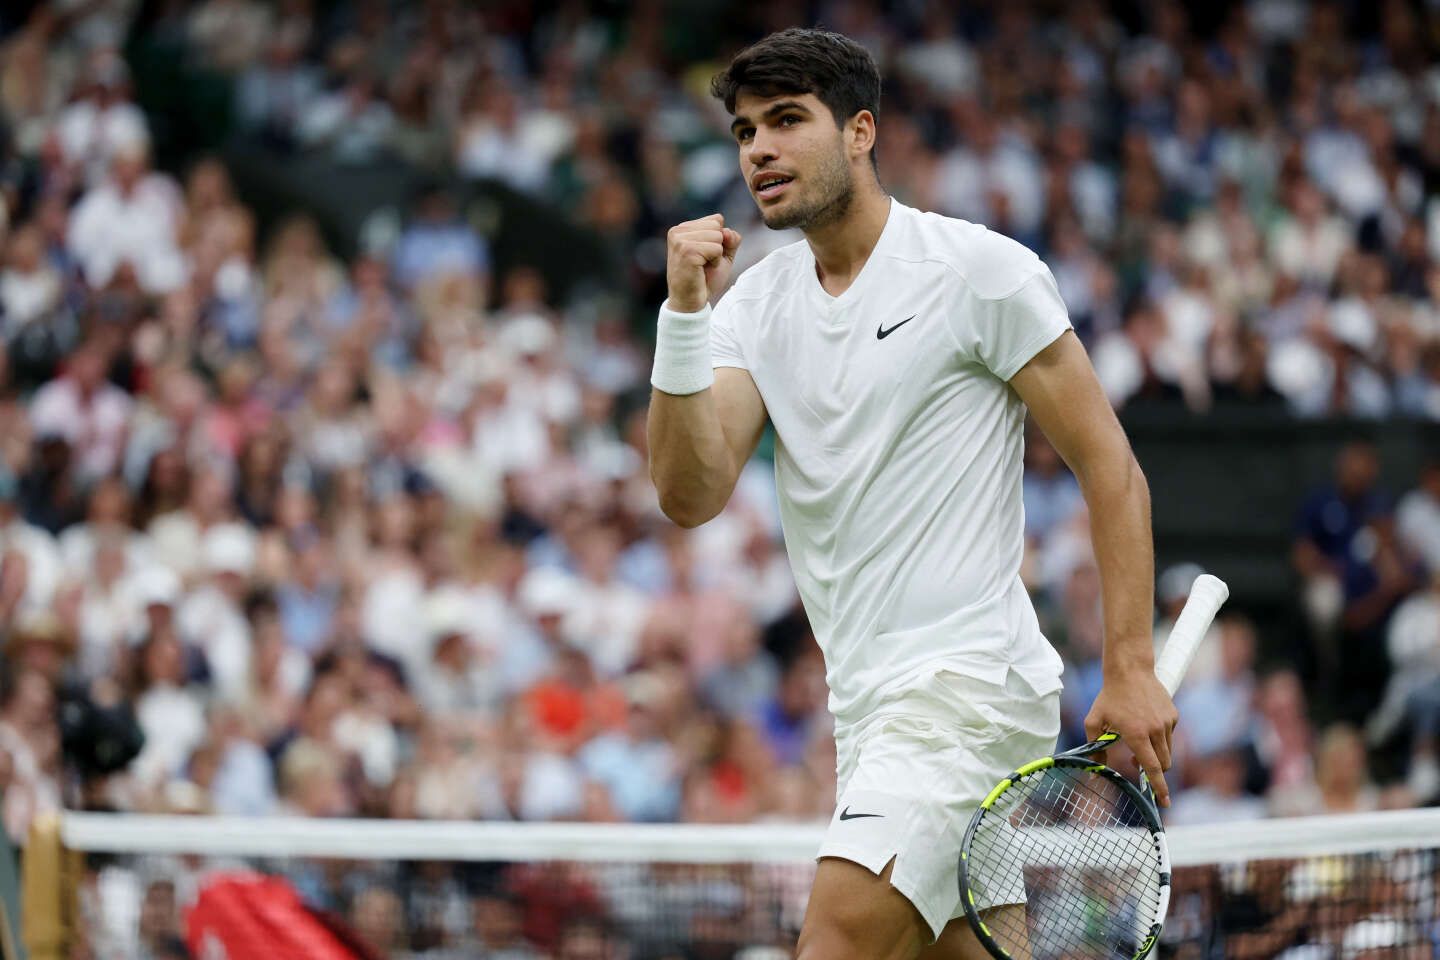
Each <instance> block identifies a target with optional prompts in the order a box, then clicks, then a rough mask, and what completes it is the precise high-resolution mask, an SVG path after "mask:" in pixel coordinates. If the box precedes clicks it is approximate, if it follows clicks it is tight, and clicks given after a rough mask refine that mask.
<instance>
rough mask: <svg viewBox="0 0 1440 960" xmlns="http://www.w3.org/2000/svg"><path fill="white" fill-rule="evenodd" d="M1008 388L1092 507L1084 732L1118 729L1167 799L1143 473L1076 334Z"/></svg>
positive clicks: (1166, 740) (1170, 721)
mask: <svg viewBox="0 0 1440 960" xmlns="http://www.w3.org/2000/svg"><path fill="white" fill-rule="evenodd" d="M1010 385H1011V386H1012V387H1014V388H1015V391H1016V392H1017V393H1018V394H1019V395H1020V399H1022V400H1024V401H1025V405H1026V406H1028V407H1029V408H1030V414H1031V416H1033V417H1034V418H1035V422H1036V424H1037V425H1038V426H1039V427H1040V429H1041V430H1043V431H1044V432H1045V436H1046V437H1048V438H1049V439H1050V442H1051V443H1052V444H1054V446H1055V449H1056V451H1058V452H1059V454H1060V455H1061V456H1062V457H1063V458H1064V459H1065V462H1066V463H1067V464H1069V465H1070V469H1071V470H1073V471H1074V472H1075V478H1076V479H1077V480H1078V481H1079V482H1080V490H1081V492H1082V493H1083V494H1084V496H1085V503H1086V505H1087V506H1088V507H1089V508H1090V537H1091V541H1092V542H1093V544H1094V546H1095V562H1096V564H1097V566H1098V567H1099V568H1100V581H1101V588H1102V591H1103V603H1104V608H1105V650H1104V656H1103V664H1102V668H1103V671H1104V679H1103V683H1102V689H1101V691H1100V695H1099V696H1098V697H1097V698H1096V700H1095V705H1094V707H1093V708H1092V709H1091V711H1090V715H1089V716H1088V717H1086V719H1085V732H1086V734H1087V735H1089V736H1090V737H1091V738H1092V739H1093V738H1094V737H1096V736H1098V735H1099V734H1101V733H1103V732H1105V731H1107V730H1108V731H1113V732H1115V733H1118V734H1120V736H1121V737H1122V738H1123V739H1124V741H1125V743H1126V744H1127V745H1128V746H1129V747H1130V749H1131V750H1132V751H1133V752H1134V754H1135V758H1136V759H1137V760H1138V761H1139V762H1140V765H1141V766H1142V767H1143V768H1144V769H1145V772H1146V774H1147V775H1148V776H1149V777H1150V780H1151V784H1152V786H1153V787H1154V790H1155V797H1156V799H1157V800H1159V802H1160V803H1161V805H1168V804H1169V791H1168V789H1167V788H1166V785H1165V778H1164V777H1163V776H1162V774H1161V771H1163V770H1165V769H1168V768H1169V766H1170V739H1171V734H1172V732H1173V731H1174V728H1175V722H1176V719H1177V715H1176V713H1175V706H1174V704H1173V703H1171V701H1170V696H1169V695H1168V694H1167V693H1166V692H1165V689H1164V687H1162V686H1161V685H1160V682H1159V681H1158V680H1156V679H1155V653H1154V647H1153V641H1152V630H1151V616H1152V610H1153V609H1154V584H1155V552H1154V546H1153V543H1152V541H1151V536H1150V489H1149V486H1148V485H1147V484H1146V482H1145V475H1144V474H1143V473H1142V472H1141V470H1140V464H1138V463H1137V462H1136V461H1135V455H1134V453H1132V452H1131V450H1130V443H1129V441H1128V440H1127V439H1126V438H1125V431H1124V430H1123V429H1122V428H1121V426H1120V421H1119V420H1117V419H1116V417H1115V412H1114V410H1112V409H1111V407H1110V403H1109V401H1108V400H1107V399H1106V398H1105V393H1104V391H1103V390H1102V389H1101V387H1100V383H1099V381H1098V380H1097V379H1096V377H1095V371H1094V370H1093V368H1092V367H1091V366H1090V359H1089V357H1088V356H1086V354H1085V348H1084V347H1083V346H1082V345H1081V343H1080V341H1079V339H1078V338H1076V336H1075V334H1074V333H1072V332H1067V333H1064V334H1062V335H1061V336H1060V337H1059V339H1057V340H1056V341H1055V342H1054V343H1051V344H1050V345H1049V346H1048V347H1046V348H1045V349H1043V350H1041V351H1040V352H1039V353H1038V354H1036V355H1035V356H1034V357H1033V358H1032V359H1031V360H1030V362H1029V363H1027V364H1026V365H1025V366H1024V367H1022V368H1021V370H1020V371H1019V372H1018V373H1016V374H1015V376H1014V377H1013V378H1012V379H1011V381H1010Z"/></svg>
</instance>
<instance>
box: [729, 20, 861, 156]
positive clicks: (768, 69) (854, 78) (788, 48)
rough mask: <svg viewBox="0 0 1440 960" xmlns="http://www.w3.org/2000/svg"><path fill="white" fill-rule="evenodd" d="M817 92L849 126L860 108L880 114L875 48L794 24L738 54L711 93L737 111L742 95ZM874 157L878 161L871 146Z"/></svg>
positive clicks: (837, 119)
mask: <svg viewBox="0 0 1440 960" xmlns="http://www.w3.org/2000/svg"><path fill="white" fill-rule="evenodd" d="M742 92H744V93H752V94H754V95H756V96H759V97H778V96H782V95H785V94H803V93H813V94H814V95H815V96H816V97H818V98H819V100H820V102H821V103H823V104H825V106H826V107H827V108H829V110H830V114H831V116H833V117H834V118H835V125H836V126H844V124H845V121H847V120H849V119H850V118H851V117H853V116H855V114H857V113H859V112H860V111H861V110H869V111H870V112H871V113H872V114H873V115H875V116H877V117H878V116H879V115H880V70H879V68H877V67H876V66H875V59H874V58H873V57H871V56H870V51H868V50H866V49H865V48H864V47H862V46H860V44H858V43H856V42H855V41H854V40H851V39H850V38H849V37H845V36H841V35H840V34H838V33H832V32H830V31H829V30H814V29H806V28H804V27H790V28H789V29H787V30H781V31H780V32H779V33H772V34H770V36H768V37H766V38H765V39H763V40H760V41H758V42H756V43H753V44H751V45H750V46H748V47H746V48H745V49H744V50H741V51H740V52H739V53H737V54H735V58H734V59H733V60H731V61H730V66H728V67H726V68H725V69H724V70H722V71H721V72H720V73H717V74H716V75H715V77H714V78H713V79H712V80H711V81H710V94H711V96H713V97H715V99H717V100H722V101H724V103H725V109H726V110H728V111H730V112H731V113H734V112H735V100H736V98H738V97H739V95H740V94H741V93H742ZM870 160H871V162H872V163H874V161H875V153H874V151H873V150H872V151H871V153H870Z"/></svg>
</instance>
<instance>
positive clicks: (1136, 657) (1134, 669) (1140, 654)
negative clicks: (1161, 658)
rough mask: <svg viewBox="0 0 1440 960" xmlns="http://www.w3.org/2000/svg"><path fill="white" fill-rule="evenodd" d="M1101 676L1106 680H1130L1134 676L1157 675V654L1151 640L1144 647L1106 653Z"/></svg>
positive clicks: (1102, 662) (1101, 667) (1102, 661)
mask: <svg viewBox="0 0 1440 960" xmlns="http://www.w3.org/2000/svg"><path fill="white" fill-rule="evenodd" d="M1100 673H1101V677H1102V679H1103V680H1105V681H1109V680H1128V679H1130V678H1132V677H1153V676H1154V675H1155V654H1154V652H1153V651H1152V650H1151V649H1150V641H1149V640H1148V639H1147V640H1146V641H1145V646H1144V649H1139V650H1133V651H1125V652H1118V651H1117V652H1115V653H1108V652H1107V653H1106V654H1105V656H1104V657H1103V658H1102V660H1101V665H1100Z"/></svg>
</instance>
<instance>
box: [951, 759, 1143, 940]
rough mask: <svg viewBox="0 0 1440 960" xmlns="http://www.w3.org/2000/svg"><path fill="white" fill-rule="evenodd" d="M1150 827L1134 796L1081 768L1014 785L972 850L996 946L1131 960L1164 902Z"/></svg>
mask: <svg viewBox="0 0 1440 960" xmlns="http://www.w3.org/2000/svg"><path fill="white" fill-rule="evenodd" d="M1148 822H1149V820H1148V817H1147V816H1146V814H1145V813H1144V811H1143V810H1142V809H1141V808H1140V807H1139V805H1138V804H1137V802H1136V801H1135V799H1134V798H1133V797H1132V796H1131V795H1130V794H1128V793H1127V792H1126V791H1124V790H1122V789H1121V788H1120V787H1119V786H1118V785H1116V784H1115V783H1114V782H1113V781H1112V780H1110V779H1109V778H1108V777H1104V776H1100V775H1097V774H1095V773H1092V772H1090V771H1087V770H1084V769H1080V768H1075V767H1054V768H1051V769H1048V770H1044V771H1040V772H1038V773H1035V774H1031V775H1030V776H1028V777H1026V778H1025V779H1024V780H1022V781H1020V782H1018V783H1016V784H1015V785H1013V786H1011V787H1010V788H1009V789H1008V790H1006V791H1005V792H1004V793H1002V794H1001V795H1000V797H999V798H998V799H997V801H996V804H995V806H994V807H993V808H992V809H991V810H990V811H989V812H988V813H987V814H986V815H985V818H984V819H983V820H982V821H981V823H980V826H979V828H978V829H977V831H976V835H975V837H974V839H973V841H972V843H971V850H970V860H969V873H970V876H971V887H972V890H973V891H974V892H975V895H976V904H977V907H978V908H979V909H980V910H981V911H982V913H981V916H982V918H983V919H984V920H985V922H986V925H987V926H988V927H989V928H990V932H991V935H992V937H993V938H994V939H995V941H996V942H997V943H998V944H999V945H1000V947H1001V948H1002V949H1004V950H1005V951H1006V952H1007V953H1009V954H1010V955H1011V956H1014V957H1017V958H1018V957H1029V958H1033V960H1044V958H1051V957H1057V958H1058V957H1066V958H1077V960H1078V958H1090V957H1095V958H1100V957H1105V958H1110V957H1131V956H1134V954H1135V953H1136V952H1138V950H1139V949H1140V945H1141V943H1142V941H1143V940H1144V938H1145V937H1146V936H1147V935H1148V934H1149V931H1150V928H1151V926H1152V924H1153V923H1154V922H1155V920H1156V919H1157V918H1158V914H1159V911H1160V903H1161V888H1160V882H1159V869H1160V859H1159V853H1158V851H1157V850H1156V847H1155V842H1154V839H1153V837H1152V836H1151V834H1150V830H1149V827H1148ZM1006 904H1010V905H1018V904H1023V906H1008V907H1006V906H1002V905H1006ZM995 907H999V909H987V908H995Z"/></svg>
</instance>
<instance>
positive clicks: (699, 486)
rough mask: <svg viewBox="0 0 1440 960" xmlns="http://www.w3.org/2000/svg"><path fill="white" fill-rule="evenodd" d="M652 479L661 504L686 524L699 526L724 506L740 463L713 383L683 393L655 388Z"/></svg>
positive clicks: (651, 417)
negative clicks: (727, 430) (726, 440)
mask: <svg viewBox="0 0 1440 960" xmlns="http://www.w3.org/2000/svg"><path fill="white" fill-rule="evenodd" d="M647 427H648V433H649V447H650V479H651V481H652V482H654V484H655V492H656V493H657V494H659V497H660V509H661V510H663V511H665V515H666V516H667V517H669V518H670V519H671V520H674V521H675V522H676V523H678V524H680V526H682V527H695V526H699V525H700V524H702V523H704V522H705V521H707V520H709V519H710V518H712V517H714V516H715V515H716V514H717V513H719V512H720V511H721V510H722V509H724V507H725V502H726V501H727V500H729V499H730V491H731V490H732V489H734V486H735V477H736V474H737V472H738V471H737V469H736V466H735V463H734V455H733V454H732V452H731V450H730V447H729V445H728V444H727V443H726V442H725V431H724V428H723V426H722V424H721V421H720V412H719V409H718V407H717V405H716V402H715V391H714V390H713V389H707V390H702V391H700V392H699V393H691V394H687V395H684V396H676V395H674V394H669V393H665V392H664V391H662V390H652V391H651V392H650V415H649V420H648V424H647Z"/></svg>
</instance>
